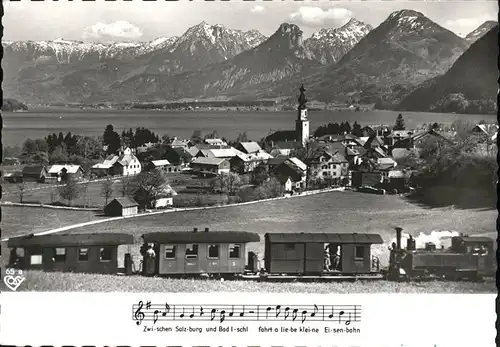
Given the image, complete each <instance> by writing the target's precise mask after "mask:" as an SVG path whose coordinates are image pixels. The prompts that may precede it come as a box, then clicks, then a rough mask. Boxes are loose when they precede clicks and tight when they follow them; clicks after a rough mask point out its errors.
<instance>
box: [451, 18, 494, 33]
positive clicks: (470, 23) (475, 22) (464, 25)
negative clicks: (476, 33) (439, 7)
mask: <svg viewBox="0 0 500 347" xmlns="http://www.w3.org/2000/svg"><path fill="white" fill-rule="evenodd" d="M488 20H496V19H495V18H494V17H493V16H491V17H488V16H481V17H472V18H457V19H453V20H448V21H446V22H445V23H444V26H445V27H447V28H449V29H450V30H452V31H455V32H459V33H462V34H464V33H465V34H468V33H469V32H471V31H472V30H475V29H476V28H477V27H479V26H480V25H481V24H483V23H484V22H486V21H488Z"/></svg>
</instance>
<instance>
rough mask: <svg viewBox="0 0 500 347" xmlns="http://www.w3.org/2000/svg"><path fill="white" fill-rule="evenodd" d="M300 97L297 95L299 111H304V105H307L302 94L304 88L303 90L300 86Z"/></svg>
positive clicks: (302, 86) (304, 89)
mask: <svg viewBox="0 0 500 347" xmlns="http://www.w3.org/2000/svg"><path fill="white" fill-rule="evenodd" d="M299 90H300V95H299V110H304V109H306V107H307V106H306V103H307V98H306V95H305V94H304V92H305V91H306V88H304V85H303V84H302V85H301V86H300V89H299Z"/></svg>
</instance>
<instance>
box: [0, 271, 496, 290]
mask: <svg viewBox="0 0 500 347" xmlns="http://www.w3.org/2000/svg"><path fill="white" fill-rule="evenodd" d="M24 274H25V275H26V280H25V281H24V282H23V283H22V284H21V286H20V287H19V288H18V291H37V292H42V291H56V292H75V291H77V292H126V293H139V292H140V293H144V292H146V293H172V292H174V293H175V292H176V293H181V292H184V293H186V292H187V293H194V292H198V293H200V292H202V293H207V292H247V293H256V292H257V293H258V292H262V293H313V294H358V293H364V294H375V293H399V294H403V293H406V294H417V293H425V294H432V293H440V294H446V293H450V294H451V293H452V294H479V293H483V294H484V293H488V294H491V293H496V292H497V290H496V285H495V281H494V280H486V281H484V282H448V281H446V282H445V281H431V282H420V283H419V282H400V283H397V282H387V281H371V282H370V281H356V282H328V283H325V282H322V283H304V282H287V283H280V282H278V283H276V282H274V283H273V282H256V281H241V280H235V281H224V282H221V281H217V280H201V279H168V278H161V277H141V276H131V277H123V276H111V275H93V274H70V273H43V272H39V271H27V272H25V273H24ZM0 288H1V290H7V288H6V287H5V284H4V283H2V284H1V285H0Z"/></svg>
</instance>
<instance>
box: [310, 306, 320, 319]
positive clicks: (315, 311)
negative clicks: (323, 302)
mask: <svg viewBox="0 0 500 347" xmlns="http://www.w3.org/2000/svg"><path fill="white" fill-rule="evenodd" d="M316 313H318V306H316V305H314V312H313V313H311V317H316Z"/></svg>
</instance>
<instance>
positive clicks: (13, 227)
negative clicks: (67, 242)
mask: <svg viewBox="0 0 500 347" xmlns="http://www.w3.org/2000/svg"><path fill="white" fill-rule="evenodd" d="M97 218H100V217H98V216H96V214H95V213H94V212H92V211H73V210H56V209H51V208H41V207H24V206H2V239H4V238H8V237H13V236H19V235H23V234H30V233H38V232H41V231H45V230H50V229H55V228H61V227H64V226H67V225H72V224H77V223H83V222H87V221H90V220H95V219H97ZM101 218H102V217H101Z"/></svg>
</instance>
